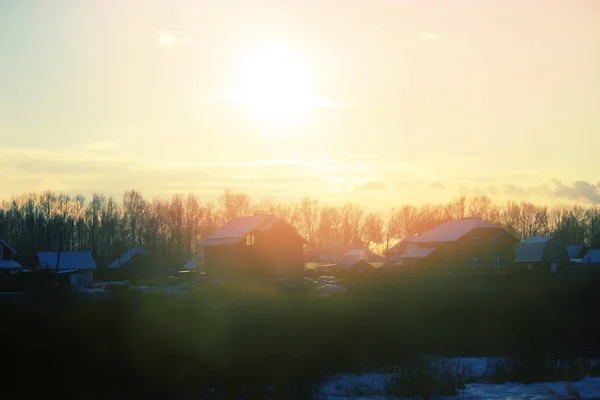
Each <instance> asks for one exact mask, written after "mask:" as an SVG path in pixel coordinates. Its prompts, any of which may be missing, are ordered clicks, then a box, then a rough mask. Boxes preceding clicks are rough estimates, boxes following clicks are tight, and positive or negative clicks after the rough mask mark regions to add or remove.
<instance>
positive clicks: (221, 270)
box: [198, 214, 308, 279]
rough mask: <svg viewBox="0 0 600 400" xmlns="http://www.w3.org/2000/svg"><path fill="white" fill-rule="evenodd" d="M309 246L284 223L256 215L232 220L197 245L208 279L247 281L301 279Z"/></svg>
mask: <svg viewBox="0 0 600 400" xmlns="http://www.w3.org/2000/svg"><path fill="white" fill-rule="evenodd" d="M306 243H308V242H307V240H306V239H304V238H303V237H302V236H300V234H298V232H297V231H296V229H295V228H294V227H293V226H292V225H290V224H289V223H287V222H286V221H284V220H283V219H281V218H278V217H275V216H273V215H267V214H255V215H253V216H245V217H236V218H233V219H232V220H231V221H229V222H227V223H226V224H225V225H223V226H222V227H221V228H220V229H218V230H217V231H216V232H214V233H213V234H211V235H210V236H208V237H207V238H206V239H204V240H203V241H202V242H200V243H199V244H198V245H199V246H201V247H202V248H204V255H205V258H204V260H205V261H204V262H205V270H206V274H207V275H208V276H209V277H217V278H219V279H222V278H225V279H227V278H232V279H233V278H242V279H247V278H265V277H271V278H275V277H278V278H283V277H301V276H302V273H303V271H304V261H303V248H304V245H305V244H306Z"/></svg>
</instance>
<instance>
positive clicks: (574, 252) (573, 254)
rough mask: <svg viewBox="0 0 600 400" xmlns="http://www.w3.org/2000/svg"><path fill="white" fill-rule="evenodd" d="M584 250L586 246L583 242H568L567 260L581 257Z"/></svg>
mask: <svg viewBox="0 0 600 400" xmlns="http://www.w3.org/2000/svg"><path fill="white" fill-rule="evenodd" d="M586 252H587V248H586V246H585V245H584V244H570V245H568V246H567V254H568V255H569V260H573V259H582V258H583V256H584V255H585V253H586Z"/></svg>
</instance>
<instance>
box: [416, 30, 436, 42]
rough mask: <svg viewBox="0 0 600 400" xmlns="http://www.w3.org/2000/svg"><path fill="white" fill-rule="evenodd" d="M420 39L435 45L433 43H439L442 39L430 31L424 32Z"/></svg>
mask: <svg viewBox="0 0 600 400" xmlns="http://www.w3.org/2000/svg"><path fill="white" fill-rule="evenodd" d="M419 39H420V40H421V42H425V43H433V42H437V41H438V40H439V39H440V38H439V37H438V35H436V34H435V33H432V32H429V31H423V32H421V34H420V35H419Z"/></svg>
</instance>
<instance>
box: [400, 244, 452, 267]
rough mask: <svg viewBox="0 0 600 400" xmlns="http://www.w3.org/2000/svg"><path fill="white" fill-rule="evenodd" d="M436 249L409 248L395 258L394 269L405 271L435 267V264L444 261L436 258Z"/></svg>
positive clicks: (413, 246) (412, 246) (411, 246)
mask: <svg viewBox="0 0 600 400" xmlns="http://www.w3.org/2000/svg"><path fill="white" fill-rule="evenodd" d="M436 250H437V248H436V247H419V246H416V245H409V246H407V247H406V248H405V249H404V250H403V251H402V252H401V253H398V254H396V255H395V256H394V258H393V261H394V263H393V264H392V266H394V267H402V268H403V269H407V270H409V269H418V268H424V267H435V264H436V263H438V264H440V263H443V259H439V258H438V257H435V256H436V254H434V253H435V252H436Z"/></svg>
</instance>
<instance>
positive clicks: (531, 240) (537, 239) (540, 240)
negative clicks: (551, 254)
mask: <svg viewBox="0 0 600 400" xmlns="http://www.w3.org/2000/svg"><path fill="white" fill-rule="evenodd" d="M553 238H554V236H532V237H528V238H527V239H524V240H523V241H522V242H521V243H525V244H545V243H547V242H549V241H550V240H552V239H553Z"/></svg>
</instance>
